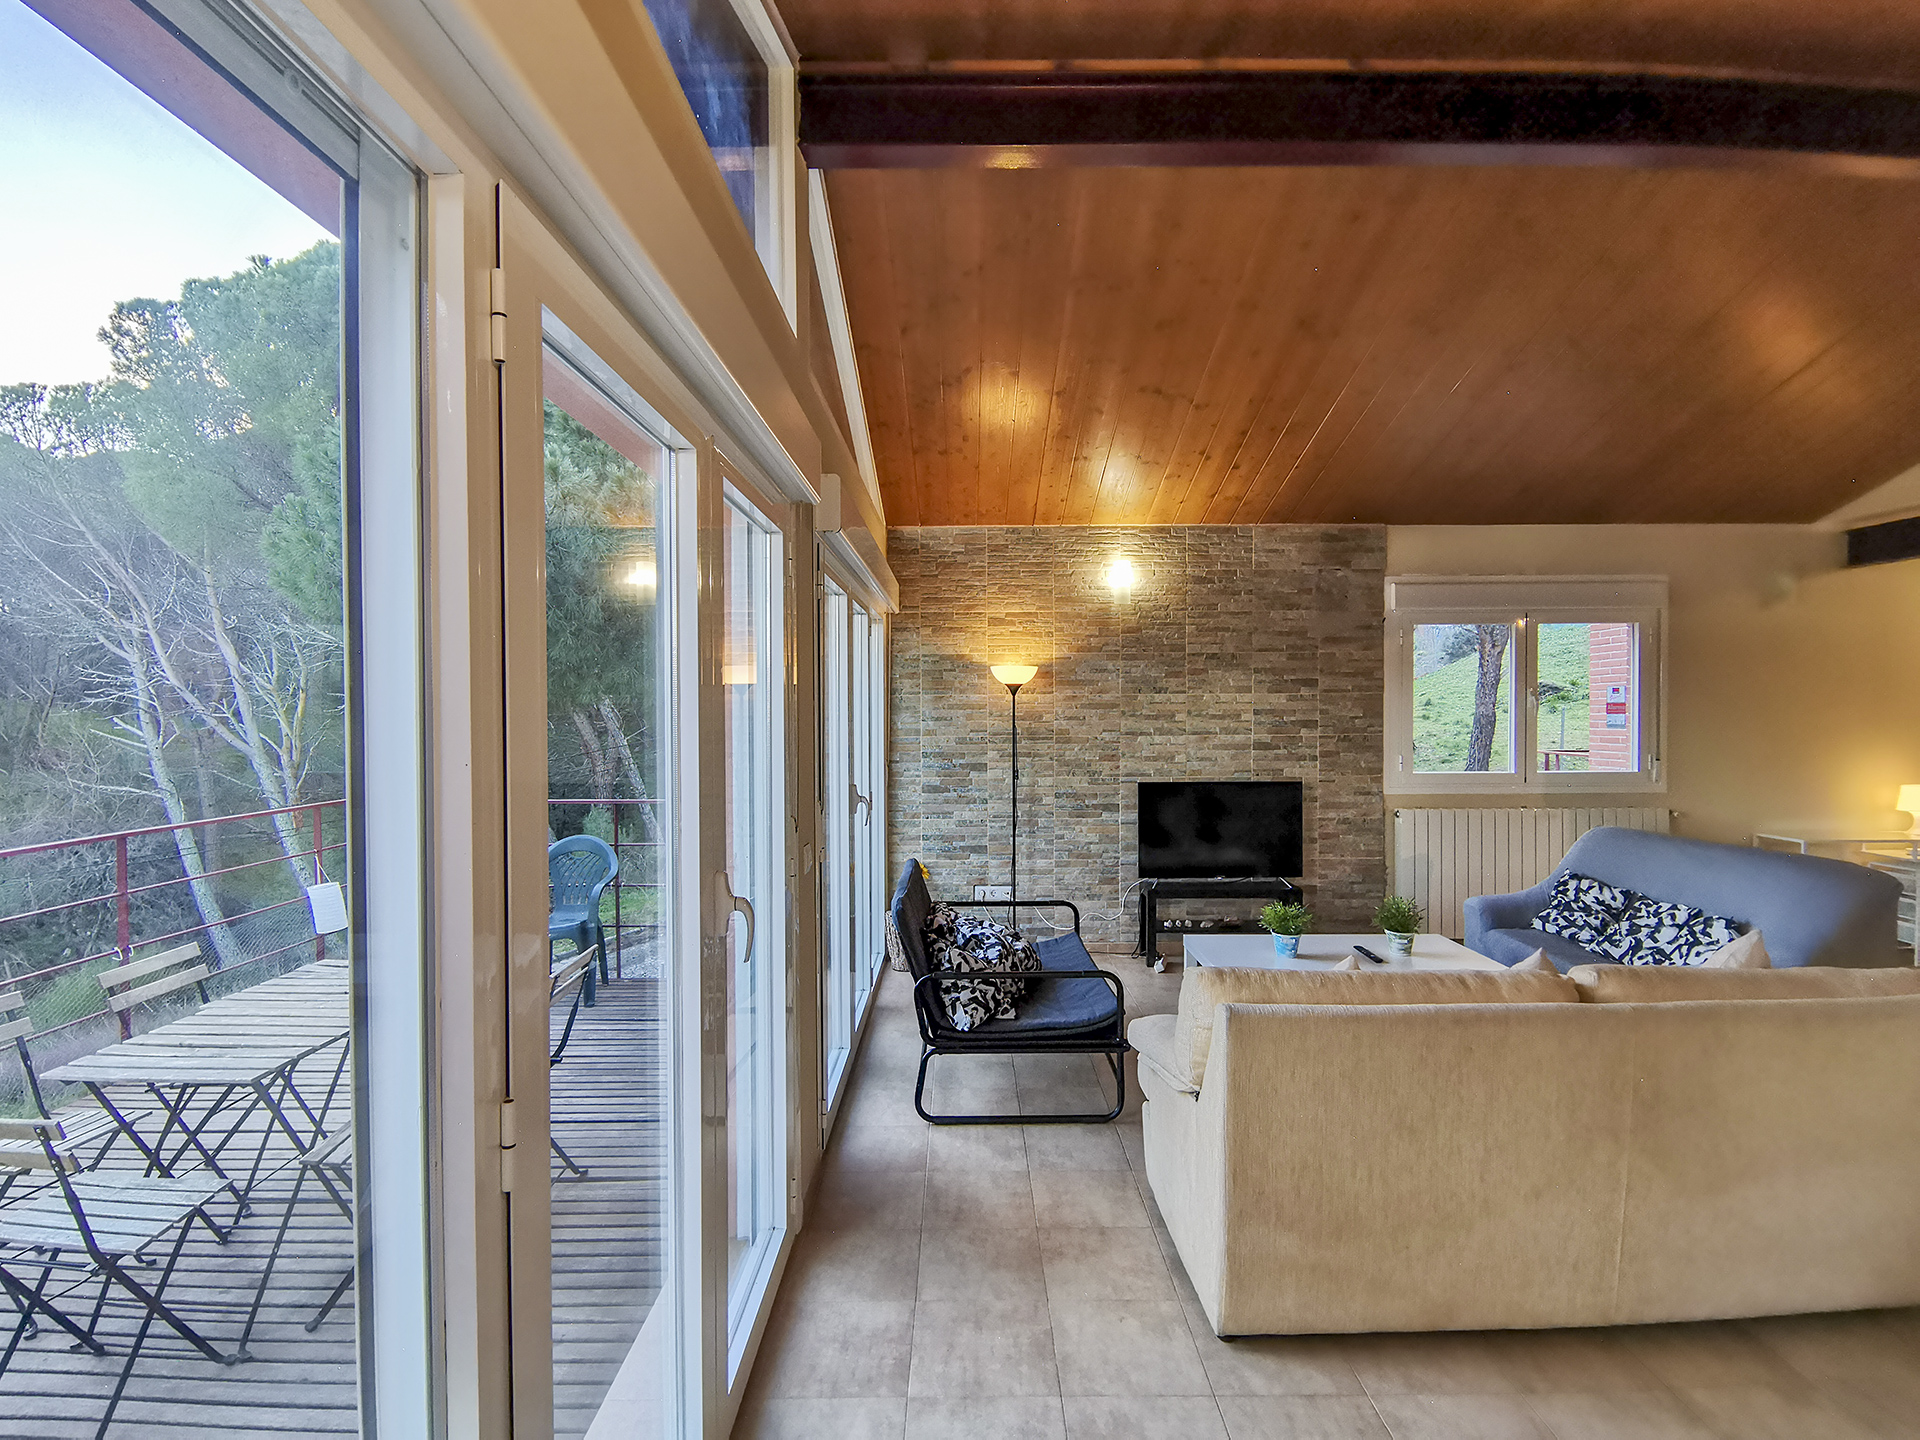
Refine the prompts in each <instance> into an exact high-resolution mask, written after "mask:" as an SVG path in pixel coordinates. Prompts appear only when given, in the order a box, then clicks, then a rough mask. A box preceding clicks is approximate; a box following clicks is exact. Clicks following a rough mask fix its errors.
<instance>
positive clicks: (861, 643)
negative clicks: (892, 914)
mask: <svg viewBox="0 0 1920 1440" xmlns="http://www.w3.org/2000/svg"><path fill="white" fill-rule="evenodd" d="M885 635H886V628H885V622H884V621H883V620H881V619H880V618H879V617H877V616H876V615H875V614H874V612H873V611H871V610H870V609H869V608H868V607H867V606H865V605H863V604H862V603H861V602H860V601H859V600H857V599H855V598H854V597H853V596H852V594H851V593H849V591H848V589H847V588H846V586H844V585H842V584H841V583H840V581H839V580H838V579H837V578H836V577H835V576H834V575H833V574H832V573H831V572H827V573H826V574H825V575H824V576H823V578H822V586H821V595H820V830H821V842H820V843H821V854H822V864H821V868H820V914H821V921H820V940H821V969H822V979H821V1026H820V1028H821V1071H822V1073H821V1081H822V1087H823V1088H822V1092H821V1093H822V1095H823V1097H824V1098H825V1100H826V1103H827V1106H828V1107H829V1108H831V1106H832V1105H833V1103H834V1102H835V1101H836V1100H837V1099H838V1098H839V1094H840V1087H841V1084H842V1082H843V1081H844V1079H845V1075H846V1070H847V1062H848V1060H849V1058H850V1057H851V1055H852V1053H853V1044H854V1040H855V1037H856V1036H857V1035H858V1033H859V1029H860V1022H861V1020H862V1018H863V1017H864V1016H865V1014H866V1008H867V1002H868V1000H869V999H870V998H871V996H872V994H873V986H874V982H875V981H876V980H877V979H878V978H879V974H880V963H881V960H882V959H883V957H884V953H885V952H884V942H883V941H882V939H881V933H882V932H881V925H880V911H881V907H882V904H883V895H882V892H881V885H882V881H883V876H882V873H881V870H882V865H883V863H884V857H883V856H882V854H881V852H880V846H881V844H882V835H883V831H884V826H883V824H882V821H881V818H880V804H881V800H880V789H881V774H880V767H881V764H882V758H881V757H882V753H883V746H882V743H881V709H880V698H881V693H882V690H883V688H884V686H883V683H882V680H881V675H882V669H881V667H882V662H883V659H884V653H885Z"/></svg>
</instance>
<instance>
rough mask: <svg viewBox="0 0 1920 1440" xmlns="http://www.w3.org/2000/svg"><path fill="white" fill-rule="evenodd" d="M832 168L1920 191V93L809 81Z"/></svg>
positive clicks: (1343, 80)
mask: <svg viewBox="0 0 1920 1440" xmlns="http://www.w3.org/2000/svg"><path fill="white" fill-rule="evenodd" d="M800 146H801V149H802V151H803V152H804V153H805V155H806V157H807V163H808V164H809V165H812V166H815V167H817V168H820V169H828V170H834V169H896V168H937V167H952V166H961V167H983V168H992V169H1037V168H1044V167H1052V166H1063V165H1067V166H1085V165H1362V164H1402V165H1403V164H1423V163H1427V164H1480V163H1486V164H1513V163H1516V162H1521V163H1536V164H1598V165H1652V166H1666V165H1688V166H1694V165H1702V164H1706V165H1754V164H1787V165H1806V166H1812V167H1815V168H1820V169H1837V170H1843V171H1850V172H1854V173H1867V174H1887V175H1895V176H1908V177H1912V176H1916V175H1920V93H1917V92H1914V91H1908V90H1898V89H1883V88H1867V87H1850V86H1842V85H1825V84H1816V83H1809V82H1803V81H1795V80H1771V79H1742V78H1727V77H1724V76H1705V75H1703V76H1689V75H1678V74H1672V73H1661V74H1617V73H1604V74H1553V73H1541V72H1538V71H1532V70H1529V71H1517V72H1500V71H1487V70H1462V71H1447V70H1426V69H1416V70H1407V71H1381V72H1374V71H1357V72H1345V73H1328V72H1324V71H1287V70H1281V71H1259V70H1253V71H1243V70H1225V71H1216V72H1199V73H1196V72H1193V71H1190V70H1186V71H1171V72H1170V71H1167V70H1162V69H1142V70H1134V71H1125V70H1120V71H1099V72H1091V73H1090V72H1086V71H1079V70H1044V71H1034V70H1024V69H1020V70H1013V71H1007V72H997V73H975V72H967V71H960V72H955V71H912V72H892V73H879V74H873V73H846V72H845V71H844V70H840V69H835V68H830V67H822V68H817V69H809V68H808V67H806V66H804V65H803V66H802V67H801V72H800Z"/></svg>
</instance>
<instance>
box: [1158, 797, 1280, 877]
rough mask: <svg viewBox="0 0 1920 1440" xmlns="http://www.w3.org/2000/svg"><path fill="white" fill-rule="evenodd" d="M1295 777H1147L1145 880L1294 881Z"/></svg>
mask: <svg viewBox="0 0 1920 1440" xmlns="http://www.w3.org/2000/svg"><path fill="white" fill-rule="evenodd" d="M1303 798H1304V787H1303V786H1302V784H1301V782H1300V781H1298V780H1142V781H1141V782H1140V812H1139V813H1140V878H1141V879H1143V880H1214V879H1223V878H1225V879H1235V880H1242V879H1253V878H1259V879H1271V878H1275V877H1279V878H1284V879H1296V878H1298V877H1299V875H1300V874H1301V872H1302V871H1303V870H1304V869H1305V858H1304V851H1303V847H1302V843H1301V833H1300V832H1301V806H1302V802H1303Z"/></svg>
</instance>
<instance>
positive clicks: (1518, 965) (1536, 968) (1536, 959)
mask: <svg viewBox="0 0 1920 1440" xmlns="http://www.w3.org/2000/svg"><path fill="white" fill-rule="evenodd" d="M1507 973H1508V974H1510V975H1558V974H1559V973H1560V967H1559V966H1557V965H1555V964H1554V963H1553V962H1552V961H1551V960H1549V959H1548V958H1547V952H1546V951H1544V950H1536V951H1534V952H1533V953H1532V954H1531V955H1529V956H1527V958H1526V959H1524V960H1516V961H1515V962H1514V963H1513V964H1511V965H1509V966H1508V967H1507Z"/></svg>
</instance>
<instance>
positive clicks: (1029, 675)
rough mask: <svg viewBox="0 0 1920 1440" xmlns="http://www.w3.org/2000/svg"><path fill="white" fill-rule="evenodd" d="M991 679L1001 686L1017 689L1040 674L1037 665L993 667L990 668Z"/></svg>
mask: <svg viewBox="0 0 1920 1440" xmlns="http://www.w3.org/2000/svg"><path fill="white" fill-rule="evenodd" d="M991 668H992V670H993V678H994V679H996V680H998V681H999V682H1000V683H1001V684H1002V685H1011V686H1014V687H1015V688H1018V687H1019V686H1021V685H1024V684H1026V683H1027V682H1028V681H1029V680H1031V679H1033V677H1034V676H1036V675H1038V674H1039V673H1040V667H1039V666H1038V665H995V666H993V667H991Z"/></svg>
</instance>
